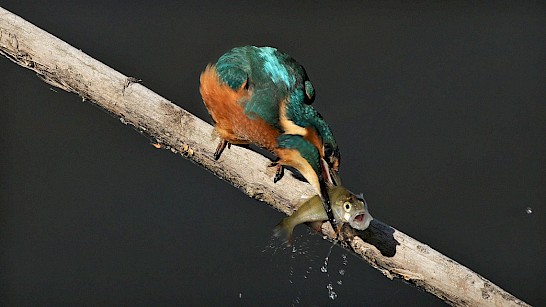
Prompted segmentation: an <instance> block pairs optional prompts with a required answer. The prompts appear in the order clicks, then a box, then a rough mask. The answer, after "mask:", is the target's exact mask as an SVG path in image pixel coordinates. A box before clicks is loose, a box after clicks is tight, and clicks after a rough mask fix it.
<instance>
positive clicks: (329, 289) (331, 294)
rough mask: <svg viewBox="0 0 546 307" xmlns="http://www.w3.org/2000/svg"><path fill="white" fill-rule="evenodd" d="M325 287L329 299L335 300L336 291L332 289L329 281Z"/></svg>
mask: <svg viewBox="0 0 546 307" xmlns="http://www.w3.org/2000/svg"><path fill="white" fill-rule="evenodd" d="M326 289H328V297H329V298H330V299H331V300H335V299H336V298H337V293H336V292H335V291H334V287H333V286H332V284H331V283H329V284H328V285H327V286H326Z"/></svg>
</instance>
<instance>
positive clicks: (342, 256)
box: [341, 254, 347, 265]
mask: <svg viewBox="0 0 546 307" xmlns="http://www.w3.org/2000/svg"><path fill="white" fill-rule="evenodd" d="M341 258H343V265H347V255H346V254H341Z"/></svg>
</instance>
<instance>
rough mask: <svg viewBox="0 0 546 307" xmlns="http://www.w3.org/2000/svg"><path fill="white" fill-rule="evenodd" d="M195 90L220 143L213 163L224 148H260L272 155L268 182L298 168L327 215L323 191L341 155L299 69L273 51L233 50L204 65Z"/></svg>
mask: <svg viewBox="0 0 546 307" xmlns="http://www.w3.org/2000/svg"><path fill="white" fill-rule="evenodd" d="M199 90H200V93H201V96H202V99H203V102H204V104H205V106H206V108H207V110H208V112H209V114H210V116H211V117H212V120H213V121H214V124H215V130H216V132H217V133H218V135H219V136H220V139H221V140H220V142H219V144H218V146H217V148H216V151H215V153H214V158H215V159H219V158H220V156H221V154H222V152H223V150H224V149H225V147H226V146H229V145H230V144H235V145H247V144H255V145H257V146H259V147H262V148H264V149H266V150H268V151H270V152H272V153H273V154H274V155H275V156H276V157H277V160H276V161H274V162H273V163H272V164H271V165H272V166H276V167H277V169H276V173H275V177H274V179H273V180H274V182H277V181H278V180H280V179H281V178H282V176H283V173H284V167H286V166H288V167H292V168H294V169H296V170H298V171H299V172H300V173H301V175H302V176H303V177H304V178H305V179H306V180H307V181H308V182H309V183H310V184H311V186H312V187H313V188H314V190H315V191H316V192H317V194H318V195H319V196H321V198H322V199H323V201H324V204H325V209H327V213H328V215H329V217H333V215H332V214H331V212H330V208H329V206H328V205H327V203H328V193H327V192H326V191H327V188H328V187H330V186H336V185H340V184H341V179H340V176H339V165H340V160H341V156H340V152H339V148H338V146H337V143H336V141H335V138H334V136H333V133H332V131H331V129H330V127H329V126H328V124H327V123H326V121H325V120H324V119H323V117H322V116H321V114H320V113H319V112H318V111H317V110H316V109H315V108H314V107H313V106H311V104H312V103H313V101H314V99H315V89H314V87H313V85H312V83H311V81H310V80H309V78H308V76H307V73H306V71H305V69H304V68H303V66H301V65H300V64H299V63H298V62H297V61H296V60H295V59H293V58H292V57H291V56H289V55H287V54H285V53H283V52H281V51H278V50H277V49H276V48H273V47H256V46H243V47H235V48H233V49H231V50H230V51H228V52H226V53H225V54H223V55H222V56H220V58H219V59H218V60H217V62H216V63H215V64H208V65H207V66H206V68H205V70H204V71H203V72H202V73H201V76H200V87H199ZM331 220H333V218H332V219H331Z"/></svg>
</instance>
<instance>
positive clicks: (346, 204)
mask: <svg viewBox="0 0 546 307" xmlns="http://www.w3.org/2000/svg"><path fill="white" fill-rule="evenodd" d="M343 209H345V211H347V212H349V210H351V203H350V202H348V201H346V202H345V203H343Z"/></svg>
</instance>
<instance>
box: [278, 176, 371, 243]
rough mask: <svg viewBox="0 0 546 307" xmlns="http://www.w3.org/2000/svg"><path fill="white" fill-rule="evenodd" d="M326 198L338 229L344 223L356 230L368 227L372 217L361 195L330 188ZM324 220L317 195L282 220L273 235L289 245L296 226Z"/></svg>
mask: <svg viewBox="0 0 546 307" xmlns="http://www.w3.org/2000/svg"><path fill="white" fill-rule="evenodd" d="M328 196H329V197H330V204H331V206H332V212H333V213H334V218H335V219H336V222H337V224H338V225H339V226H340V227H341V225H342V224H344V223H348V224H349V225H350V226H351V227H353V228H355V229H358V230H364V229H366V228H368V226H370V222H371V221H372V220H373V217H372V216H371V215H370V213H369V212H368V204H367V203H366V200H364V197H363V196H362V194H359V195H357V194H354V193H352V192H351V191H349V190H348V189H347V188H345V187H343V186H331V187H329V188H328ZM326 220H328V216H327V215H326V211H325V210H324V207H323V205H322V201H321V198H320V196H319V195H315V196H313V197H311V198H309V199H308V200H306V201H305V202H304V203H302V204H301V205H300V207H299V208H298V209H297V210H296V212H294V213H292V215H291V216H288V217H285V218H284V219H282V221H281V222H280V223H279V224H278V225H277V226H276V227H275V228H274V230H273V235H274V236H275V237H278V238H281V239H285V242H287V243H288V244H289V245H290V244H291V243H292V234H293V232H294V228H295V227H296V226H297V225H299V224H302V223H308V222H322V221H326Z"/></svg>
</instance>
